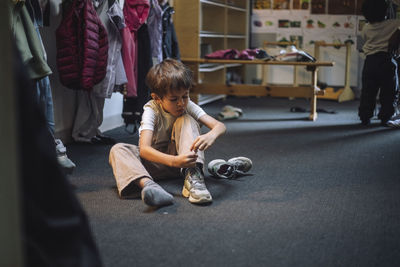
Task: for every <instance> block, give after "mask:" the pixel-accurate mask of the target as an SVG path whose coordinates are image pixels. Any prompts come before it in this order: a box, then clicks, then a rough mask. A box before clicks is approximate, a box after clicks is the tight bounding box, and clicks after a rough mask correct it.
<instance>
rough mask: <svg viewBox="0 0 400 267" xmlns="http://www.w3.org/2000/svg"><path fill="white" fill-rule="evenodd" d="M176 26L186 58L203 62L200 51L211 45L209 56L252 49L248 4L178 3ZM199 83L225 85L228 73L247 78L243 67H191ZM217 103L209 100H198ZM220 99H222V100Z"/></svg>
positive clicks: (233, 0) (229, 0) (231, 0)
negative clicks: (249, 42)
mask: <svg viewBox="0 0 400 267" xmlns="http://www.w3.org/2000/svg"><path fill="white" fill-rule="evenodd" d="M173 6H174V9H175V11H176V12H175V14H174V17H173V18H174V25H175V30H176V34H177V36H178V42H179V48H180V53H181V57H182V58H200V57H201V56H204V55H202V54H201V49H200V47H201V46H202V45H207V46H209V48H210V51H209V52H214V51H217V50H222V49H237V50H243V49H246V48H248V25H249V24H248V23H249V8H250V7H249V1H248V0H213V1H211V0H174V1H173ZM190 67H191V68H192V70H193V72H194V76H195V81H196V83H203V84H207V83H211V82H213V83H215V82H222V83H225V80H226V74H227V72H228V71H234V72H237V73H238V74H239V75H240V76H242V77H244V74H245V69H244V68H245V66H243V65H242V64H222V65H218V64H217V65H215V64H213V66H204V65H199V64H193V65H190ZM205 97H206V98H207V99H214V98H215V97H212V98H210V97H209V96H201V95H200V96H198V99H197V101H198V103H200V104H201V103H202V102H203V101H202V98H205ZM219 98H220V97H219Z"/></svg>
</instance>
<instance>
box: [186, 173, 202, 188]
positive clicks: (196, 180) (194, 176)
mask: <svg viewBox="0 0 400 267" xmlns="http://www.w3.org/2000/svg"><path fill="white" fill-rule="evenodd" d="M198 172H199V170H197V169H196V170H189V177H190V180H189V182H190V184H191V185H192V186H193V187H196V188H197V189H204V188H205V184H204V179H203V178H202V177H201V176H200V175H199V173H198Z"/></svg>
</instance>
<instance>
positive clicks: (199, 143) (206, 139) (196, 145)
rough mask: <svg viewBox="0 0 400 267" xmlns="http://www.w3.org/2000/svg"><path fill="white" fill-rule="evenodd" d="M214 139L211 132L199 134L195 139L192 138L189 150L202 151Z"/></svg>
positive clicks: (210, 144)
mask: <svg viewBox="0 0 400 267" xmlns="http://www.w3.org/2000/svg"><path fill="white" fill-rule="evenodd" d="M215 139H216V138H215V137H214V135H212V134H211V132H208V133H206V134H203V135H199V136H198V137H197V138H196V140H194V142H193V144H192V146H191V147H190V150H191V151H194V152H197V151H198V150H201V151H204V150H206V149H207V148H209V147H210V146H212V144H214V142H215Z"/></svg>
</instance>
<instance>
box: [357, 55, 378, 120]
mask: <svg viewBox="0 0 400 267" xmlns="http://www.w3.org/2000/svg"><path fill="white" fill-rule="evenodd" d="M376 63H377V62H376V57H375V56H374V55H371V56H367V58H366V59H365V64H364V68H363V72H362V89H361V96H360V106H359V108H358V116H359V117H360V119H361V121H362V122H363V123H364V122H367V121H368V122H367V123H369V119H370V118H371V117H372V116H373V115H374V109H375V105H376V96H377V94H378V90H379V82H378V81H379V80H378V79H379V77H377V72H378V71H379V70H378V69H377V67H376ZM367 123H365V124H367Z"/></svg>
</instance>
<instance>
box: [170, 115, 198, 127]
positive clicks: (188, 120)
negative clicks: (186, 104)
mask: <svg viewBox="0 0 400 267" xmlns="http://www.w3.org/2000/svg"><path fill="white" fill-rule="evenodd" d="M186 124H196V125H198V122H197V121H196V120H195V119H194V118H193V117H192V116H190V115H189V114H184V115H182V116H180V117H178V118H177V119H176V120H175V127H176V126H178V127H179V126H182V125H186Z"/></svg>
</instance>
